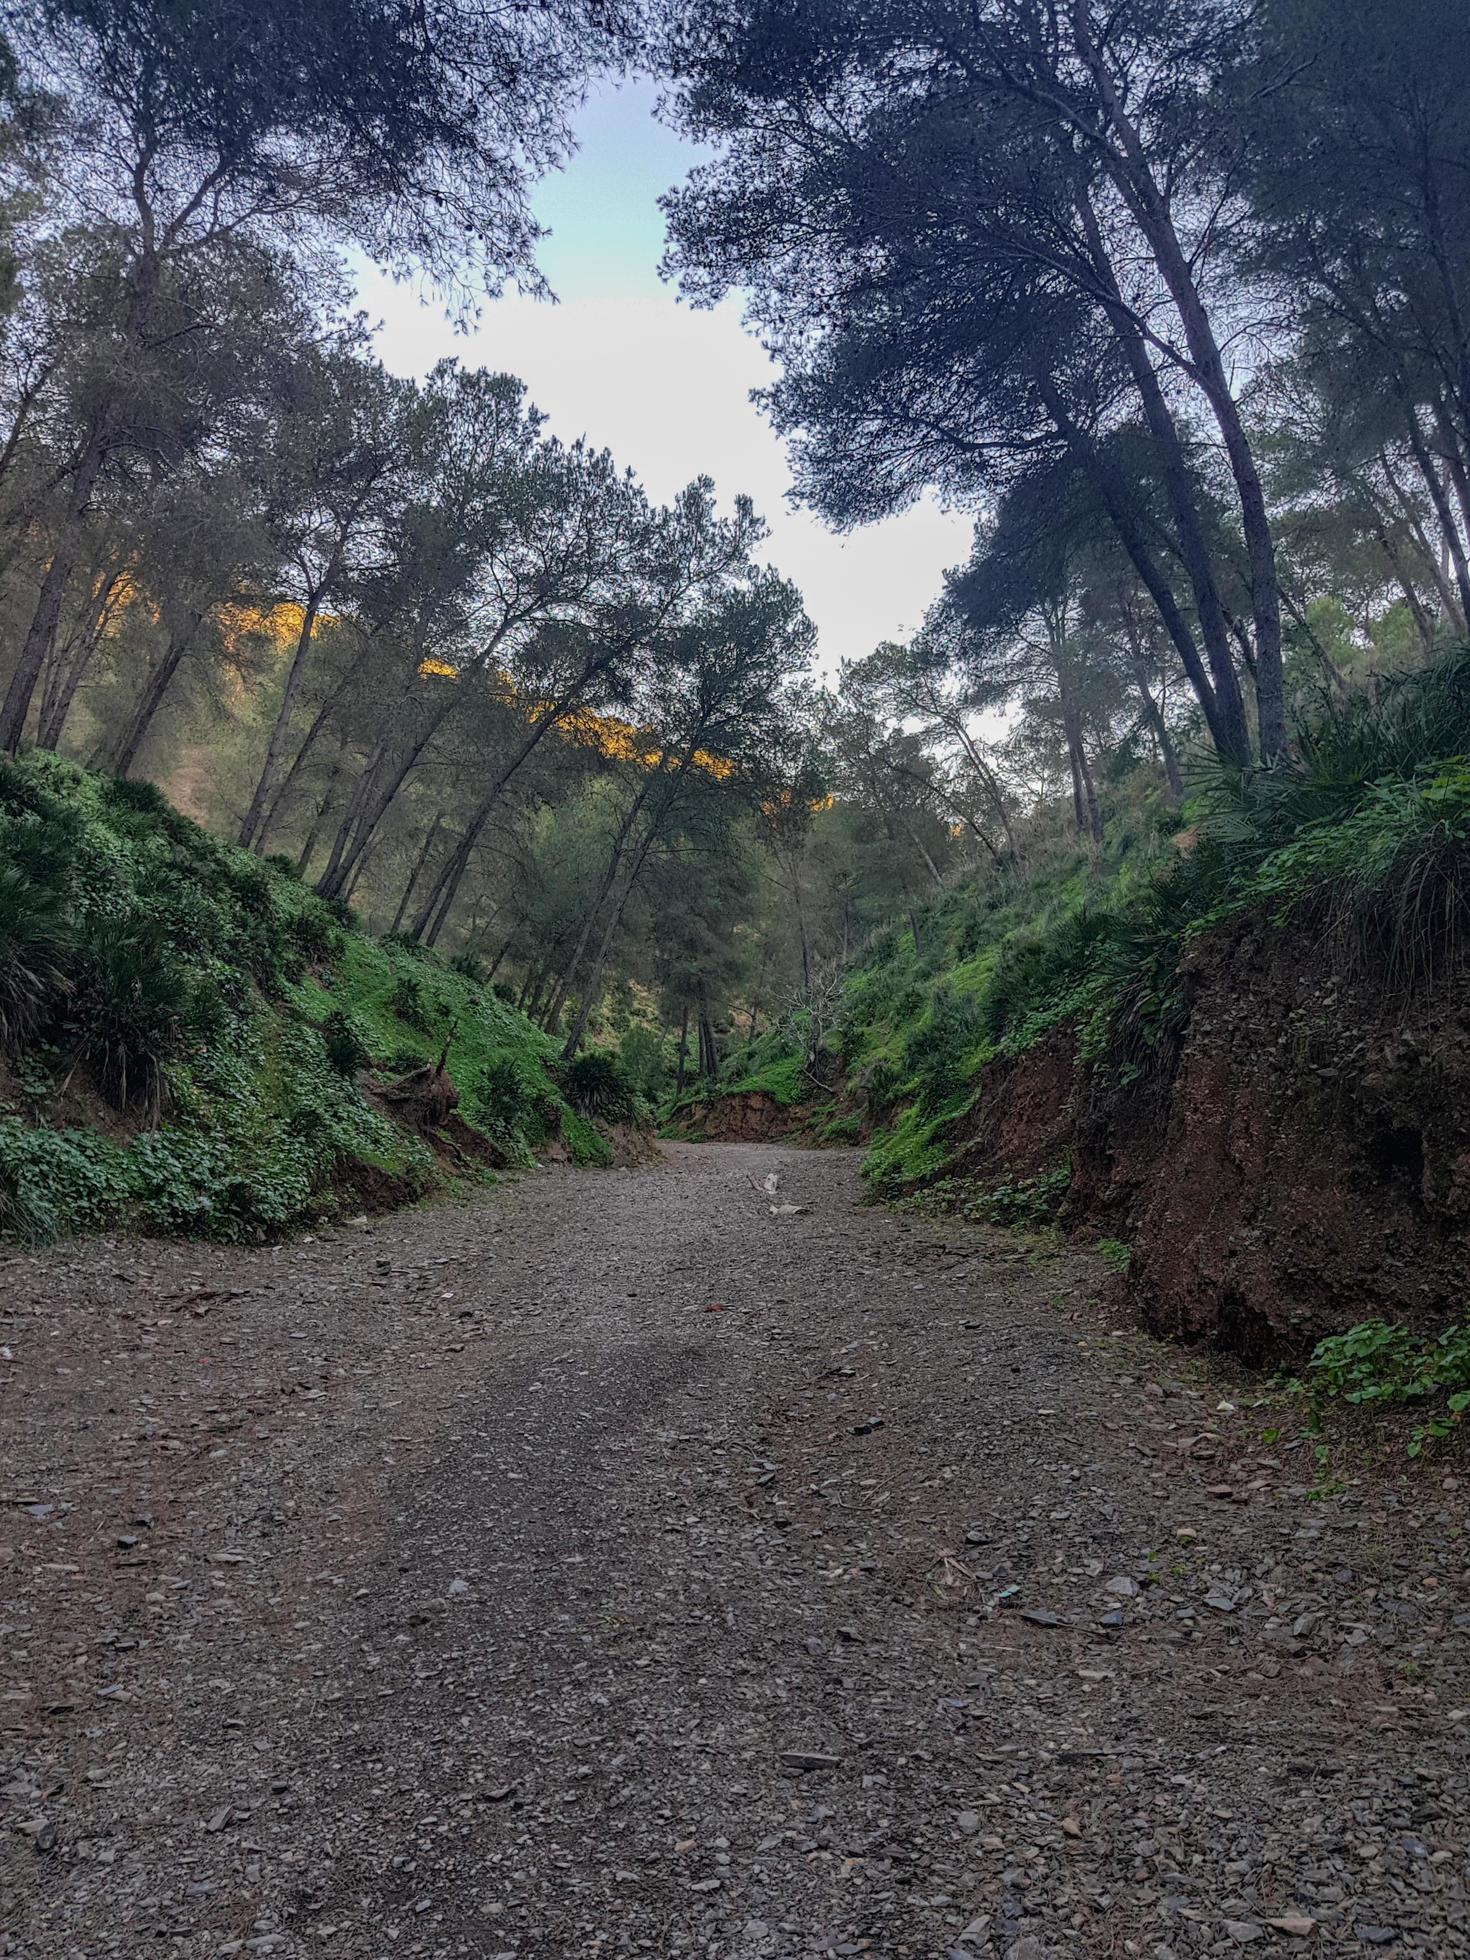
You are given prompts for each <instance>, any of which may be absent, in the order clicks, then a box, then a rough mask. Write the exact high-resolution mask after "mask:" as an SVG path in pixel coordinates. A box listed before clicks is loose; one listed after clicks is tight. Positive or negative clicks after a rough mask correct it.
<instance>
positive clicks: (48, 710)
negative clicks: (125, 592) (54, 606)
mask: <svg viewBox="0 0 1470 1960" xmlns="http://www.w3.org/2000/svg"><path fill="white" fill-rule="evenodd" d="M121 577H122V573H121V572H107V573H104V574H103V576H102V577H101V578H99V579H98V581H97V585H96V589H95V591H94V593H93V595H92V600H91V603H90V604H89V606H88V608H87V614H86V619H85V621H84V623H83V624H82V625H81V626H80V627H79V628H78V630H77V632H76V634H75V636H74V638H73V641H72V642H70V643H69V644H68V645H67V647H66V648H64V649H63V651H62V655H61V658H60V659H59V660H57V661H56V662H55V663H54V666H53V668H52V670H51V671H50V672H49V673H48V674H47V677H46V682H45V685H44V686H43V688H42V691H41V719H40V725H39V727H38V730H37V734H36V746H37V747H38V748H42V749H54V748H55V747H56V745H57V743H58V742H59V741H60V740H61V731H62V729H63V728H64V727H65V726H66V718H67V716H68V715H69V714H70V713H71V704H72V702H73V701H74V700H75V699H76V695H77V689H78V688H79V687H80V686H81V684H82V681H83V679H84V678H85V676H86V672H87V669H88V668H89V667H90V666H91V664H92V657H93V655H94V654H95V653H96V651H97V647H98V644H99V642H100V641H101V638H102V627H103V623H104V621H105V620H106V617H107V608H108V603H109V601H110V600H111V598H112V595H113V593H114V592H115V591H116V590H117V586H118V582H119V580H120V579H121Z"/></svg>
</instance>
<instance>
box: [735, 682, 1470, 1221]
mask: <svg viewBox="0 0 1470 1960" xmlns="http://www.w3.org/2000/svg"><path fill="white" fill-rule="evenodd" d="M1467 741H1470V650H1466V649H1464V648H1455V649H1451V650H1450V651H1449V652H1448V653H1446V654H1445V656H1444V657H1443V658H1442V659H1441V660H1439V661H1438V662H1436V663H1434V664H1433V665H1432V666H1429V667H1427V668H1423V669H1418V670H1415V671H1412V672H1408V673H1404V674H1400V675H1397V676H1394V677H1392V678H1389V679H1386V680H1384V681H1382V682H1381V683H1379V684H1378V686H1377V687H1376V689H1375V690H1374V691H1373V692H1371V693H1367V692H1365V693H1364V694H1362V695H1358V696H1354V697H1352V698H1350V699H1349V700H1347V701H1346V702H1343V703H1324V704H1322V705H1321V706H1319V707H1318V709H1317V710H1316V712H1315V713H1314V714H1313V715H1312V716H1311V717H1310V718H1308V719H1306V720H1304V721H1303V723H1302V725H1301V728H1300V732H1299V740H1298V744H1297V752H1296V754H1295V756H1294V758H1293V759H1292V760H1291V761H1290V762H1289V763H1287V764H1284V765H1282V766H1281V767H1279V768H1277V769H1275V770H1271V771H1241V770H1238V769H1236V768H1234V767H1233V766H1231V765H1225V764H1221V763H1219V762H1217V761H1206V760H1203V759H1202V760H1201V761H1200V762H1199V763H1198V765H1197V767H1196V771H1195V781H1194V793H1193V795H1192V798H1191V800H1190V801H1189V802H1187V803H1186V804H1185V805H1184V807H1183V808H1182V809H1180V810H1179V811H1178V812H1170V811H1168V810H1167V809H1166V808H1165V807H1164V806H1162V805H1149V804H1143V805H1140V804H1138V803H1137V802H1136V801H1130V800H1129V799H1127V798H1126V797H1125V798H1119V799H1117V800H1116V802H1115V806H1114V812H1113V814H1112V815H1110V817H1109V820H1108V822H1107V823H1106V825H1105V828H1104V836H1103V843H1102V847H1101V849H1100V850H1099V851H1098V852H1097V853H1095V854H1094V853H1089V852H1086V851H1084V850H1082V849H1078V848H1073V849H1071V850H1070V851H1069V850H1068V849H1067V848H1066V846H1065V843H1064V842H1062V841H1061V840H1057V841H1056V842H1055V843H1054V844H1053V845H1052V847H1051V848H1050V849H1048V850H1046V851H1040V852H1038V853H1037V855H1036V856H1035V858H1034V859H1033V861H1032V863H1031V864H1030V866H1028V867H1027V868H1026V869H1024V870H1018V871H1017V872H1015V873H1013V874H1011V875H1009V876H1007V877H998V878H995V879H993V880H991V881H989V882H987V883H985V884H982V885H967V886H962V887H959V888H956V889H955V890H952V891H948V892H945V893H944V894H943V895H942V896H941V897H939V898H938V899H937V900H935V901H934V902H933V903H931V904H930V905H928V906H927V907H925V908H923V910H922V911H921V912H920V913H919V914H918V915H917V917H916V920H915V923H914V924H913V925H910V926H909V927H907V928H898V927H894V928H890V929H888V930H886V931H884V932H881V933H879V934H878V935H877V936H876V937H875V938H874V939H873V941H872V942H871V944H870V946H869V948H868V950H867V953H866V956H865V957H864V958H863V959H862V960H861V961H860V962H859V963H858V964H857V965H856V966H855V967H854V969H853V971H852V972H851V974H850V976H849V978H848V981H847V985H846V988H845V991H844V994H843V998H842V1002H841V1006H840V1008H839V1010H838V1012H837V1014H836V1016H835V1017H834V1022H833V1028H832V1032H831V1034H830V1036H829V1038H828V1044H827V1052H826V1055H825V1057H824V1061H825V1063H826V1064H827V1065H828V1071H829V1075H830V1076H831V1077H832V1078H833V1079H836V1080H839V1081H840V1082H841V1083H842V1084H843V1085H844V1087H843V1091H842V1103H843V1105H844V1106H845V1111H846V1113H847V1114H849V1115H850V1114H852V1113H853V1112H854V1111H859V1112H861V1115H862V1116H863V1117H864V1118H866V1119H867V1121H868V1122H869V1123H870V1124H871V1125H872V1126H873V1141H872V1144H871V1147H870V1150H869V1153H868V1157H867V1161H866V1169H867V1173H868V1176H869V1178H870V1180H871V1182H872V1185H873V1188H874V1191H875V1193H877V1194H878V1195H883V1196H892V1195H894V1194H895V1193H898V1192H901V1191H904V1190H909V1189H913V1188H914V1187H916V1186H919V1185H933V1186H936V1187H937V1188H938V1189H939V1190H941V1191H947V1192H949V1193H950V1196H951V1199H952V1201H953V1202H955V1203H959V1202H961V1201H963V1202H964V1203H966V1204H973V1205H975V1206H976V1207H978V1209H979V1212H980V1214H981V1215H984V1216H988V1217H995V1216H1002V1215H1004V1214H1005V1212H1006V1210H1007V1208H1008V1206H1009V1207H1010V1208H1011V1209H1012V1210H1013V1211H1014V1212H1015V1214H1016V1216H1017V1217H1018V1219H1020V1218H1024V1217H1027V1216H1028V1215H1029V1214H1030V1213H1031V1212H1032V1211H1033V1209H1034V1208H1035V1205H1034V1200H1035V1195H1036V1194H1035V1192H1034V1191H1033V1190H1032V1188H1031V1187H1030V1186H1027V1185H1022V1186H1018V1187H1016V1189H1015V1191H1014V1193H1011V1192H1010V1188H1009V1187H1007V1186H1001V1187H999V1188H998V1189H997V1190H996V1191H993V1192H989V1193H986V1192H983V1191H982V1192H974V1191H971V1192H969V1193H967V1194H965V1195H964V1197H963V1200H962V1199H961V1196H960V1194H959V1193H957V1192H954V1191H953V1190H952V1189H951V1187H950V1186H948V1185H947V1184H946V1183H945V1182H944V1180H945V1179H946V1177H947V1176H948V1173H949V1170H950V1167H951V1163H952V1158H953V1153H954V1148H955V1141H956V1136H957V1134H962V1133H963V1130H964V1119H965V1118H966V1117H968V1116H969V1115H970V1113H971V1112H972V1110H974V1109H975V1107H976V1102H977V1098H978V1097H980V1096H981V1095H983V1082H984V1079H985V1076H986V1071H987V1069H989V1068H991V1067H992V1066H994V1065H1004V1064H1005V1063H1006V1062H1007V1061H1010V1060H1014V1059H1015V1058H1016V1057H1018V1056H1020V1055H1022V1054H1024V1053H1026V1052H1027V1051H1028V1050H1030V1049H1032V1048H1034V1047H1035V1046H1036V1045H1037V1043H1038V1042H1040V1041H1041V1040H1042V1039H1043V1038H1044V1037H1046V1036H1047V1035H1048V1034H1049V1033H1050V1032H1051V1031H1052V1030H1053V1029H1057V1028H1062V1027H1065V1028H1066V1029H1067V1030H1068V1031H1069V1042H1070V1050H1069V1052H1071V1053H1075V1055H1076V1057H1077V1058H1078V1059H1079V1060H1080V1061H1081V1062H1084V1063H1086V1064H1089V1065H1091V1066H1092V1068H1093V1069H1094V1071H1095V1072H1096V1073H1097V1075H1098V1077H1099V1079H1100V1080H1103V1081H1105V1082H1107V1083H1109V1084H1111V1085H1112V1086H1113V1087H1114V1088H1115V1089H1116V1090H1119V1091H1133V1092H1137V1093H1142V1092H1145V1091H1146V1090H1147V1089H1148V1088H1149V1086H1150V1085H1151V1084H1156V1083H1164V1082H1167V1080H1168V1079H1169V1077H1170V1076H1171V1074H1172V1071H1173V1068H1174V1064H1175V1062H1176V1060H1177V1055H1178V1049H1179V1044H1180V1041H1181V1038H1182V1035H1183V1032H1184V1029H1185V1026H1186V1023H1187V1018H1188V1005H1187V998H1186V992H1185V983H1184V978H1183V974H1182V971H1181V962H1182V961H1183V959H1184V956H1185V954H1186V953H1187V951H1188V949H1189V948H1190V947H1191V946H1192V945H1193V944H1194V943H1195V942H1196V941H1198V940H1200V939H1201V938H1202V937H1204V936H1205V935H1208V934H1210V933H1212V932H1219V931H1221V930H1223V929H1226V928H1228V927H1229V926H1230V925H1231V924H1232V923H1233V922H1236V921H1239V920H1242V919H1246V918H1249V917H1256V918H1259V919H1261V920H1262V921H1263V922H1265V923H1266V924H1268V925H1269V926H1272V927H1275V928H1287V927H1298V928H1301V929H1303V930H1305V931H1309V932H1310V933H1311V935H1312V937H1313V941H1314V944H1316V945H1318V946H1319V947H1320V951H1321V955H1322V957H1324V958H1326V959H1330V960H1331V961H1333V962H1335V963H1336V964H1337V965H1338V966H1339V967H1340V968H1342V969H1343V970H1345V971H1352V970H1368V969H1371V970H1373V971H1375V972H1378V973H1381V975H1382V977H1383V982H1384V984H1385V985H1386V986H1388V987H1391V988H1397V989H1401V990H1402V989H1407V988H1409V987H1411V986H1413V985H1416V984H1419V983H1422V982H1424V981H1425V980H1427V979H1429V978H1431V977H1432V976H1433V974H1434V972H1435V971H1436V969H1437V968H1438V966H1439V965H1440V963H1441V962H1442V961H1443V960H1444V959H1445V958H1446V957H1447V956H1449V955H1450V954H1452V953H1454V952H1456V951H1459V950H1462V949H1463V947H1464V946H1465V944H1466V943H1467V941H1470V759H1467V754H1466V749H1467ZM915 927H917V936H916V931H915ZM755 1089H762V1090H766V1091H768V1092H770V1093H773V1094H776V1095H777V1096H778V1098H779V1099H780V1100H781V1101H783V1102H786V1103H790V1102H792V1101H794V1100H798V1099H804V1100H808V1101H811V1100H814V1097H813V1095H812V1087H811V1080H810V1077H809V1076H808V1075H807V1074H806V1072H805V1069H804V1065H803V1059H802V1057H801V1056H799V1055H793V1054H792V1053H790V1052H789V1048H788V1049H787V1051H786V1052H784V1053H783V1051H782V1044H781V1038H780V1036H779V1035H778V1034H770V1035H767V1036H766V1037H764V1038H763V1039H762V1041H761V1042H760V1043H758V1044H757V1046H756V1047H755V1048H754V1049H753V1050H752V1051H750V1052H749V1053H741V1052H736V1053H735V1054H733V1055H732V1056H731V1057H730V1058H729V1060H728V1062H727V1064H726V1066H725V1069H724V1071H723V1074H722V1076H721V1078H720V1082H719V1090H720V1093H722V1094H730V1095H737V1094H745V1093H748V1092H750V1091H751V1090H755ZM826 1120H827V1121H828V1122H829V1123H830V1120H831V1111H830V1108H829V1110H828V1114H827V1119H826ZM1065 1181H1066V1174H1065V1171H1064V1169H1062V1168H1061V1167H1058V1168H1057V1170H1056V1172H1055V1185H1054V1190H1053V1195H1054V1196H1059V1195H1060V1194H1061V1192H1062V1191H1063V1190H1064V1188H1065ZM1034 1182H1035V1181H1034V1180H1033V1183H1034ZM1043 1182H1044V1181H1043ZM1053 1208H1054V1207H1053ZM1120 1254H1126V1248H1121V1249H1120Z"/></svg>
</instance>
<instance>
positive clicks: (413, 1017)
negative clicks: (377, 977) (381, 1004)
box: [388, 973, 429, 1034]
mask: <svg viewBox="0 0 1470 1960" xmlns="http://www.w3.org/2000/svg"><path fill="white" fill-rule="evenodd" d="M388 1007H389V1009H390V1011H391V1012H392V1013H394V1014H396V1015H397V1017H398V1019H399V1020H400V1021H402V1022H403V1024H404V1026H405V1027H409V1028H418V1029H420V1030H421V1032H423V1033H425V1034H427V1033H428V1031H429V1004H428V1001H427V1000H426V999H425V997H424V983H423V981H422V980H421V979H420V978H419V976H418V975H417V974H416V973H400V974H399V975H398V977H397V979H396V980H395V981H394V982H393V991H392V993H391V994H389V996H388Z"/></svg>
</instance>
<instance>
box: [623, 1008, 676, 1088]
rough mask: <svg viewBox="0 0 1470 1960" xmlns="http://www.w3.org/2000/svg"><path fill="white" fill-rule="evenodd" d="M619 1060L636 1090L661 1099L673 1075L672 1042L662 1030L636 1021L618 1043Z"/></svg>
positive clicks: (625, 1031)
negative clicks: (670, 1065) (669, 1049)
mask: <svg viewBox="0 0 1470 1960" xmlns="http://www.w3.org/2000/svg"><path fill="white" fill-rule="evenodd" d="M618 1060H619V1062H620V1063H621V1065H622V1069H623V1073H624V1075H625V1076H626V1077H627V1078H628V1081H629V1082H630V1083H631V1085H632V1088H633V1092H634V1094H635V1095H637V1096H641V1097H642V1099H643V1100H644V1101H645V1102H648V1103H656V1102H658V1101H659V1100H660V1098H661V1097H662V1096H663V1093H664V1091H665V1089H667V1087H668V1085H669V1077H670V1069H669V1052H668V1042H667V1041H666V1040H665V1038H664V1036H663V1035H662V1034H661V1033H660V1031H659V1030H658V1029H657V1028H650V1027H645V1026H643V1025H642V1024H641V1023H638V1022H635V1023H634V1025H633V1026H632V1027H630V1028H627V1029H625V1030H624V1033H623V1037H622V1039H621V1040H620V1041H619V1043H618Z"/></svg>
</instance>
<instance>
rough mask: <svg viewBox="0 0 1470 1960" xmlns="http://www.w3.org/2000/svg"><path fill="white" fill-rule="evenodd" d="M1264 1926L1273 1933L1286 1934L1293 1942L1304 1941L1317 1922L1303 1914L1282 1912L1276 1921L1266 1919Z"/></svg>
mask: <svg viewBox="0 0 1470 1960" xmlns="http://www.w3.org/2000/svg"><path fill="white" fill-rule="evenodd" d="M1266 1924H1267V1925H1268V1926H1269V1927H1270V1928H1271V1930H1272V1932H1274V1933H1287V1934H1289V1935H1290V1936H1291V1938H1292V1939H1294V1940H1304V1939H1306V1937H1307V1936H1308V1934H1309V1933H1311V1932H1312V1931H1313V1929H1314V1928H1315V1926H1316V1924H1317V1922H1316V1920H1315V1919H1309V1918H1308V1917H1307V1915H1306V1914H1305V1913H1304V1912H1283V1913H1282V1914H1280V1916H1279V1917H1278V1918H1276V1919H1268V1920H1267V1921H1266Z"/></svg>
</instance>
